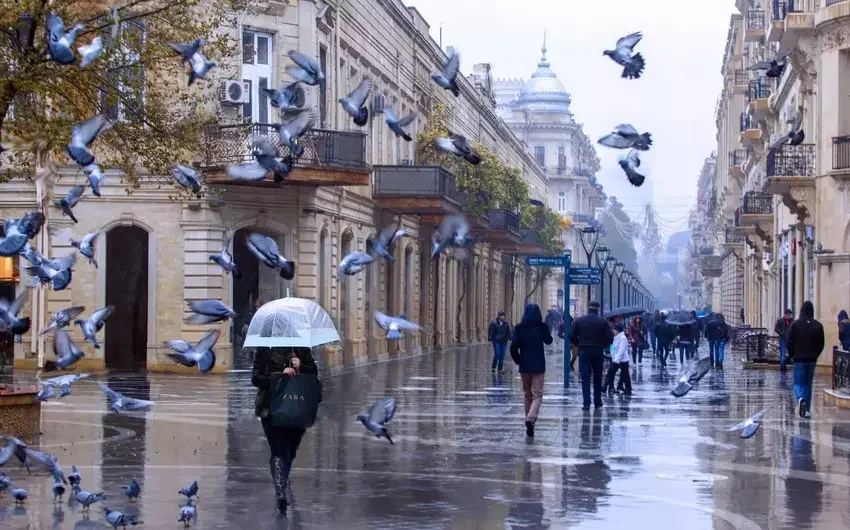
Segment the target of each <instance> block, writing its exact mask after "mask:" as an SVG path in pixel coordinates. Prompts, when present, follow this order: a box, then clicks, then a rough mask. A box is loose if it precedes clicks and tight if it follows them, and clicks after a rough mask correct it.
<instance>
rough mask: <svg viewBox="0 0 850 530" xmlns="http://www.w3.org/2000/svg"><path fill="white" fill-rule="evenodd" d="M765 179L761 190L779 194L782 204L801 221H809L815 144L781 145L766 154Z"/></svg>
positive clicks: (811, 204) (812, 200) (813, 177)
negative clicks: (763, 187)
mask: <svg viewBox="0 0 850 530" xmlns="http://www.w3.org/2000/svg"><path fill="white" fill-rule="evenodd" d="M767 177H768V181H767V186H765V190H764V191H765V192H767V193H772V194H774V195H781V196H782V202H783V203H784V204H785V206H787V207H788V209H789V210H791V213H793V214H795V215H797V217H798V219H799V220H800V221H803V222H805V221H806V220H809V221H811V219H810V218H809V217H810V213H811V212H812V211H814V209H813V206H814V198H815V197H814V195H815V193H814V192H815V146H814V144H800V145H783V146H782V147H780V148H778V149H776V150H775V151H773V152H770V153H768V155H767ZM809 224H811V223H809Z"/></svg>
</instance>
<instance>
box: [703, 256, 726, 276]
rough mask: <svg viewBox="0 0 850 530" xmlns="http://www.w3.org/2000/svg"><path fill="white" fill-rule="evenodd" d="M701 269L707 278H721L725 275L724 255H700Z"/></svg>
mask: <svg viewBox="0 0 850 530" xmlns="http://www.w3.org/2000/svg"><path fill="white" fill-rule="evenodd" d="M699 271H700V274H702V275H703V276H704V277H706V278H719V277H720V276H722V275H723V257H721V256H700V259H699Z"/></svg>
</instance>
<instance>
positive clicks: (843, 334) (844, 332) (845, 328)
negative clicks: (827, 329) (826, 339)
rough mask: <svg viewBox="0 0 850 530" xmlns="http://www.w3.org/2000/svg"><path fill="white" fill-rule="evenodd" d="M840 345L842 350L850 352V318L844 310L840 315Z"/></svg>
mask: <svg viewBox="0 0 850 530" xmlns="http://www.w3.org/2000/svg"><path fill="white" fill-rule="evenodd" d="M838 343H839V344H841V349H842V350H844V351H850V317H848V316H847V311H845V310H843V309H842V310H841V311H840V312H839V313H838Z"/></svg>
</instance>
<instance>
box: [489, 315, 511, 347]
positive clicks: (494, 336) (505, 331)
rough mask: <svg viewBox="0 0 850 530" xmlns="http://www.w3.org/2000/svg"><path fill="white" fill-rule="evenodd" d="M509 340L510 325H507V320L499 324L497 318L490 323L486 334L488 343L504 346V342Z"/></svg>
mask: <svg viewBox="0 0 850 530" xmlns="http://www.w3.org/2000/svg"><path fill="white" fill-rule="evenodd" d="M510 338H511V325H510V324H508V321H507V320H503V321H501V322H499V319H498V318H497V319H496V320H494V321H493V322H490V329H489V331H488V332H487V340H489V341H490V342H498V343H499V344H504V343H505V342H508V340H509V339H510Z"/></svg>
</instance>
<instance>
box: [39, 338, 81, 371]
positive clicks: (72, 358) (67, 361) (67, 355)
mask: <svg viewBox="0 0 850 530" xmlns="http://www.w3.org/2000/svg"><path fill="white" fill-rule="evenodd" d="M53 352H54V353H55V354H56V360H55V361H44V371H45V372H52V371H54V370H64V369H66V368H69V367H71V366H73V365H75V364H77V361H79V360H80V359H82V358H83V350H81V349H80V348H79V347H78V346H77V345H76V344H74V341H73V340H71V334H70V333H68V332H67V331H65V330H63V329H60V330H57V331H56V333H55V334H54V335H53Z"/></svg>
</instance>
